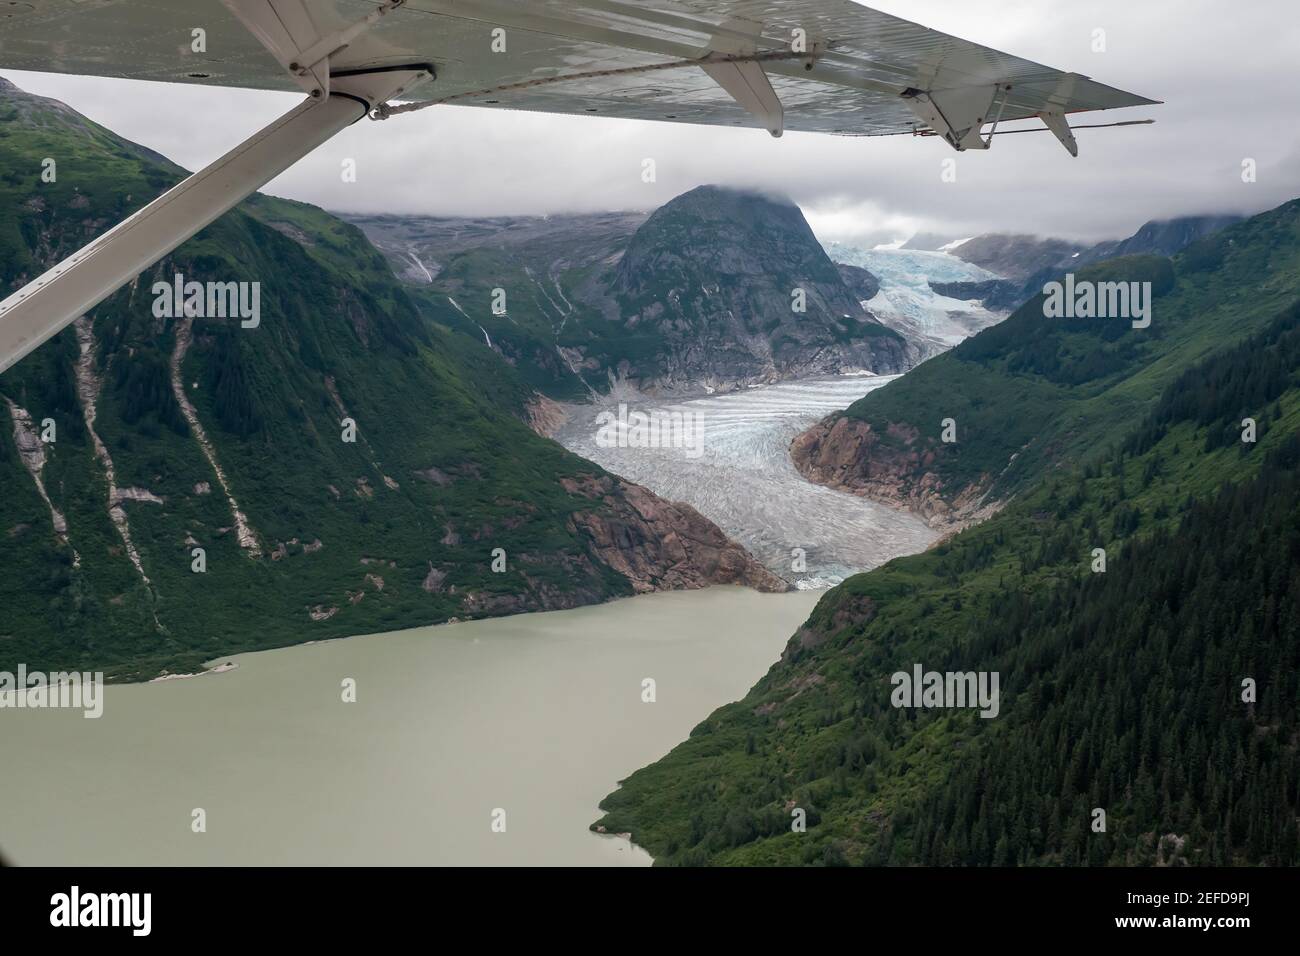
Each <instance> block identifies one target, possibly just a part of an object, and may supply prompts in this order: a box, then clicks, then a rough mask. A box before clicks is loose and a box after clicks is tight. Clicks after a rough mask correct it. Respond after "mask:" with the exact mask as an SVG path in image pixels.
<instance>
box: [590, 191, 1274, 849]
mask: <svg viewBox="0 0 1300 956" xmlns="http://www.w3.org/2000/svg"><path fill="white" fill-rule="evenodd" d="M1297 213H1300V204H1296V203H1292V204H1289V205H1288V206H1285V207H1282V208H1281V209H1279V210H1275V211H1274V212H1272V213H1269V214H1266V215H1265V216H1261V217H1257V219H1256V220H1252V221H1250V222H1248V223H1245V224H1243V225H1242V226H1240V227H1237V228H1236V229H1234V230H1229V231H1228V232H1227V233H1225V234H1224V235H1225V236H1226V238H1221V239H1213V240H1209V241H1208V243H1202V244H1199V245H1198V246H1197V247H1193V248H1192V249H1189V250H1188V252H1187V253H1185V254H1184V255H1183V256H1180V257H1179V258H1178V259H1177V260H1175V262H1174V268H1175V269H1176V270H1177V275H1178V278H1177V284H1176V286H1175V288H1174V289H1172V290H1171V291H1170V292H1168V293H1167V294H1166V295H1165V297H1164V298H1163V299H1162V300H1161V304H1159V305H1158V311H1157V312H1156V323H1160V325H1161V327H1159V328H1158V326H1157V325H1156V324H1153V326H1152V328H1151V329H1149V330H1146V332H1147V333H1152V332H1154V333H1155V334H1156V336H1157V339H1156V340H1155V341H1154V342H1148V341H1147V340H1146V339H1145V338H1144V337H1143V336H1144V334H1145V333H1143V332H1141V331H1134V332H1130V331H1128V324H1127V323H1124V324H1123V331H1122V332H1121V333H1120V334H1118V335H1116V336H1115V337H1114V338H1110V339H1108V338H1107V337H1106V336H1107V335H1108V334H1111V333H1108V332H1105V333H1104V332H1101V331H1097V332H1094V333H1089V332H1088V331H1087V330H1085V329H1082V328H1080V329H1075V328H1068V329H1062V328H1060V327H1059V326H1058V327H1056V328H1053V329H1051V330H1049V332H1048V333H1047V334H1048V335H1049V336H1050V338H1051V340H1052V341H1053V342H1055V343H1056V344H1058V345H1059V346H1060V350H1059V352H1052V351H1051V350H1048V349H1046V348H1043V347H1042V346H1041V343H1039V342H1037V341H1036V336H1037V335H1038V334H1039V333H1037V332H1035V331H1034V330H1033V329H1032V328H1031V327H1030V324H1029V313H1026V312H1023V311H1022V312H1021V313H1019V314H1018V316H1017V317H1016V318H1015V319H1013V320H1012V321H1013V322H1015V323H1016V324H1013V325H1011V326H1010V329H1009V330H1007V331H1000V330H999V329H994V330H992V331H993V332H994V333H997V334H996V335H995V336H992V337H990V336H989V333H983V334H981V335H980V336H978V337H977V338H976V339H975V340H973V341H972V343H968V344H967V346H963V347H962V348H959V349H958V350H956V351H957V353H960V354H955V355H953V356H951V357H950V356H944V357H942V358H940V359H935V360H933V361H931V362H930V363H927V365H926V366H923V367H922V369H920V370H918V372H913V373H911V374H909V375H908V376H907V377H906V378H905V379H902V380H900V382H899V383H897V384H896V385H890V386H888V387H886V388H885V389H882V390H880V391H879V392H877V393H873V395H872V396H871V397H870V398H869V399H867V400H864V401H863V402H861V403H859V405H858V406H855V409H854V411H853V414H858V415H872V414H881V415H885V416H886V417H887V418H888V420H890V421H901V422H906V423H911V422H913V421H916V422H918V424H919V423H920V422H921V421H925V422H927V423H928V421H929V418H930V417H931V415H933V417H934V419H935V422H936V423H937V421H938V419H939V418H940V417H943V416H941V415H940V414H939V412H938V410H939V408H940V406H942V407H943V408H945V409H949V408H951V407H952V406H951V404H949V402H950V401H951V400H952V399H953V398H959V399H961V400H962V401H964V402H966V403H967V404H966V406H965V408H966V412H965V414H966V415H967V421H968V422H970V423H971V430H968V431H967V432H966V434H965V435H964V436H962V444H963V445H964V446H965V448H964V450H963V454H970V451H969V449H970V448H971V447H972V446H978V445H979V443H980V442H981V441H984V440H986V439H987V440H993V439H992V438H989V437H988V436H990V435H992V434H993V433H994V432H995V431H996V428H998V427H1005V428H1007V429H1010V430H1013V431H1015V433H1016V434H1017V435H1020V436H1021V437H1019V438H1015V439H1011V440H1007V447H1012V443H1013V442H1015V441H1019V442H1020V443H1021V444H1022V445H1023V444H1028V443H1029V440H1030V438H1031V437H1033V441H1034V443H1035V444H1038V445H1043V446H1049V447H1050V448H1051V453H1050V454H1046V453H1044V454H1042V455H1041V456H1040V457H1039V458H1038V459H1037V460H1036V464H1035V465H1034V466H1033V467H1032V468H1031V467H1030V466H1025V469H1024V470H1023V471H1022V472H1021V474H1020V476H1019V478H1018V481H1017V483H1016V485H1015V487H1016V488H1017V489H1018V492H1019V493H1018V494H1017V496H1016V497H1015V499H1014V500H1013V501H1012V502H1011V503H1010V504H1009V505H1008V506H1007V507H1006V508H1005V509H1004V510H1003V511H1001V512H1000V513H999V514H998V515H996V516H995V517H993V518H992V519H990V520H988V521H987V522H985V523H984V524H982V525H979V526H977V527H974V528H971V529H968V530H966V531H964V532H962V533H960V534H958V535H956V536H955V537H953V538H952V539H950V540H949V541H947V542H945V543H943V544H942V545H940V546H939V547H937V548H935V549H933V550H932V551H930V552H928V553H925V554H922V555H917V556H914V557H910V558H904V559H899V560H896V561H893V562H891V563H890V564H888V565H886V566H885V567H883V568H881V569H878V570H876V571H873V572H871V573H868V574H863V575H859V576H856V577H854V578H851V579H849V580H848V581H846V582H845V583H844V584H843V585H841V586H840V587H838V588H835V589H834V590H832V591H831V592H829V593H828V594H827V595H826V596H825V597H824V598H823V599H822V600H821V602H819V604H818V606H817V608H816V609H815V610H814V612H813V614H812V616H811V617H810V619H809V620H808V622H807V623H806V624H805V626H804V627H803V628H802V629H800V631H799V632H798V633H797V634H795V635H794V637H793V638H792V639H791V641H790V643H789V645H788V646H787V648H786V651H785V653H784V654H783V656H782V659H781V661H780V662H779V663H777V664H776V665H774V666H773V667H772V669H771V670H770V671H769V672H768V674H767V675H766V676H765V677H764V678H763V679H762V680H761V681H760V682H759V683H758V684H757V685H756V686H755V687H754V688H753V689H752V690H751V691H750V693H749V694H748V695H747V696H746V697H745V698H744V699H743V700H741V701H739V702H737V703H734V704H730V705H728V706H726V707H723V708H720V709H719V710H717V711H715V712H714V713H713V714H712V715H710V716H709V717H708V718H707V719H706V720H705V721H703V722H702V723H701V724H700V725H699V726H697V727H696V728H695V729H694V730H693V731H692V733H691V736H690V738H689V739H688V740H686V741H685V742H683V743H682V744H680V745H679V746H678V747H677V748H675V749H674V750H673V751H672V752H671V753H670V754H669V755H668V756H666V757H665V758H663V759H662V760H660V761H658V762H657V763H655V764H652V765H650V766H649V767H646V768H644V769H642V770H639V771H637V772H636V773H635V774H633V775H632V776H631V777H630V778H628V779H627V780H626V781H623V785H622V788H621V789H619V790H618V791H616V792H614V793H612V794H610V795H609V796H608V797H606V799H605V801H604V802H603V803H602V804H601V806H602V809H603V810H605V811H606V815H605V816H604V817H603V818H602V819H601V820H600V821H598V825H600V826H603V827H605V828H606V829H607V830H609V831H614V832H620V831H627V832H631V833H632V835H633V839H634V840H635V841H636V842H637V843H639V844H641V845H643V846H645V847H646V848H647V849H648V850H649V851H650V852H651V853H652V854H654V855H655V858H656V861H657V862H658V863H662V864H669V865H673V864H681V865H689V864H722V865H741V864H812V865H844V864H865V865H881V864H898V865H906V864H960V865H1011V864H1020V865H1053V864H1094V865H1100V864H1139V865H1141V864H1153V863H1177V864H1182V863H1190V864H1255V863H1264V864H1272V865H1295V864H1296V863H1300V845H1298V843H1297V832H1296V815H1297V814H1296V808H1297V806H1300V758H1298V755H1297V742H1296V732H1295V728H1296V718H1297V709H1298V705H1300V507H1298V506H1297V502H1300V362H1298V361H1297V359H1298V358H1300V305H1295V304H1293V303H1295V302H1296V301H1297V299H1298V298H1300V297H1297V296H1292V297H1291V298H1290V299H1289V300H1287V301H1285V302H1280V301H1279V300H1282V299H1284V296H1285V291H1286V290H1287V289H1290V288H1291V287H1292V286H1293V285H1294V284H1296V283H1297V280H1298V278H1300V273H1298V272H1297V270H1296V269H1295V268H1294V264H1295V262H1296V258H1297V253H1298V252H1300V242H1297V234H1296V229H1295V223H1296V219H1297ZM1207 245H1208V246H1209V247H1210V248H1209V251H1207V249H1206V248H1205V247H1206V246H1207ZM1243 247H1247V248H1248V249H1249V250H1250V252H1251V253H1252V254H1254V255H1258V256H1261V257H1262V260H1263V262H1262V264H1252V263H1250V262H1249V261H1247V259H1246V258H1244V254H1243V252H1242V248H1243ZM1216 250H1217V251H1216ZM1137 267H1138V268H1145V266H1144V265H1138V266H1137ZM1114 268H1117V269H1132V268H1134V265H1133V264H1132V263H1128V264H1116V265H1115V266H1114ZM1157 268H1159V267H1158V266H1157ZM1196 291H1199V292H1201V293H1202V294H1203V298H1202V299H1200V300H1197V299H1196V297H1195V295H1194V292H1196ZM1175 304H1177V305H1178V307H1177V308H1174V307H1173V306H1174V305H1175ZM1225 315H1232V317H1233V320H1234V321H1233V323H1232V325H1231V326H1230V327H1226V328H1225V327H1224V326H1223V325H1222V324H1216V323H1221V320H1222V319H1223V317H1224V316H1225ZM1162 317H1163V320H1162ZM1037 321H1038V322H1040V323H1041V322H1043V321H1044V320H1043V319H1042V318H1041V315H1040V316H1038V318H1037ZM1252 333H1253V334H1252ZM1088 335H1091V338H1092V344H1093V345H1094V346H1096V347H1098V348H1102V349H1105V348H1107V345H1108V343H1110V344H1113V345H1114V348H1113V349H1111V350H1110V351H1109V352H1108V354H1109V355H1110V362H1111V363H1112V364H1111V367H1110V368H1109V369H1097V370H1096V372H1093V373H1089V375H1087V376H1080V375H1077V374H1075V373H1074V372H1072V371H1071V369H1072V368H1078V367H1079V361H1080V360H1084V361H1086V354H1085V353H1086V351H1087V348H1088V347H1089V346H1088V345H1087V344H1086V343H1085V342H1084V341H1081V340H1080V337H1081V336H1088ZM1243 338H1245V339H1246V340H1245V341H1244V342H1243V341H1241V340H1242V339H1243ZM941 372H943V373H948V372H951V373H952V374H953V375H954V376H955V377H954V380H953V382H952V383H951V385H950V384H949V383H948V382H947V381H946V380H944V384H945V389H944V391H943V392H941V393H940V394H939V395H937V396H934V395H927V394H926V392H925V389H924V387H923V386H924V385H925V384H926V383H927V382H929V384H930V385H931V386H932V387H933V386H934V384H935V382H936V381H939V380H941V379H942V376H941V375H940V373H941ZM920 373H924V374H920ZM1080 379H1082V381H1080ZM909 382H911V383H912V384H911V385H908V383H909ZM899 385H903V386H907V387H906V388H899V387H898V386H899ZM890 392H893V395H892V396H891V397H890V398H889V399H888V400H887V401H884V402H880V403H875V404H873V403H872V402H871V398H875V396H876V395H886V394H887V393H890ZM903 396H911V397H912V398H913V399H914V400H915V401H917V402H918V403H920V405H921V409H922V413H921V415H920V416H919V417H918V418H915V419H914V418H911V417H907V416H905V415H904V409H903V406H902V404H900V403H901V401H902V397H903ZM885 409H887V410H888V411H887V412H886V411H883V410H885ZM947 414H954V417H957V419H958V421H959V422H961V421H962V420H963V419H962V415H963V412H961V411H958V412H956V413H951V412H948V413H947ZM1247 417H1250V418H1253V419H1255V420H1256V423H1257V428H1258V432H1257V436H1258V441H1257V442H1256V443H1254V444H1248V443H1244V442H1242V441H1241V440H1240V436H1241V434H1242V421H1243V419H1244V418H1247ZM1024 419H1028V421H1027V422H1026V421H1024ZM972 430H973V431H975V434H972ZM1022 433H1023V434H1022ZM1040 433H1041V434H1044V435H1045V436H1046V437H1036V436H1038V435H1039V434H1040ZM977 436H978V437H977ZM980 453H981V454H984V453H986V452H984V451H983V450H981V452H980ZM1072 459H1073V463H1071V460H1072ZM1061 463H1064V464H1061ZM948 467H949V468H950V469H959V468H962V467H969V465H968V464H967V463H963V464H962V465H955V464H952V463H949V465H948ZM979 467H984V468H987V467H989V465H988V464H987V463H985V464H983V465H980V466H979ZM1035 469H1036V470H1035ZM974 471H975V469H971V470H970V471H968V472H967V473H966V474H973V473H974ZM949 474H953V475H960V474H961V472H960V471H959V470H952V471H950V472H949ZM1096 548H1104V549H1105V551H1106V555H1107V568H1106V572H1105V573H1094V571H1093V569H1092V565H1093V561H1094V560H1095V559H1094V549H1096ZM916 663H920V664H922V665H923V667H924V668H925V669H926V670H935V671H941V672H942V671H992V672H997V673H998V674H999V675H1000V690H1001V699H1000V703H1001V712H1000V715H999V716H998V717H997V718H996V719H981V718H980V717H979V716H977V714H976V712H975V711H973V710H946V709H900V708H895V707H893V706H891V703H890V692H891V690H892V687H891V684H890V680H889V678H890V675H891V674H892V673H894V672H895V671H898V670H905V671H910V670H911V668H912V667H913V665H914V664H916ZM1248 677H1249V678H1252V679H1253V680H1255V681H1256V683H1257V685H1258V689H1257V694H1258V697H1257V700H1256V702H1254V703H1245V702H1243V698H1242V693H1243V685H1242V681H1243V679H1244V678H1248ZM795 808H802V809H803V810H805V811H806V813H807V824H808V825H807V831H806V832H804V833H797V832H793V831H792V827H791V824H792V811H793V810H794V809H795ZM1095 808H1101V809H1103V810H1104V811H1105V812H1106V830H1105V832H1104V833H1098V832H1094V831H1093V829H1092V824H1093V820H1094V817H1093V810H1094V809H1095Z"/></svg>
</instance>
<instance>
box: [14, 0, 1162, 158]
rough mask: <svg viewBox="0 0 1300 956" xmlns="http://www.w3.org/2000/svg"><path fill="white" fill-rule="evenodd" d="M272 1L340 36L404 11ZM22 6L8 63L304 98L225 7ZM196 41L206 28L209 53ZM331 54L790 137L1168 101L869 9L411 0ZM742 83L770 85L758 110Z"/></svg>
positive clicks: (718, 1) (638, 0)
mask: <svg viewBox="0 0 1300 956" xmlns="http://www.w3.org/2000/svg"><path fill="white" fill-rule="evenodd" d="M264 2H266V0H264ZM268 5H269V6H270V7H272V8H274V9H276V11H277V13H278V16H279V17H280V19H282V20H283V21H285V22H286V23H289V22H291V21H292V19H293V16H292V15H293V14H295V13H296V14H297V17H298V18H299V19H300V20H301V21H302V22H303V26H304V29H305V30H307V31H308V32H311V31H314V33H315V35H317V36H320V37H327V36H329V35H331V34H335V33H337V32H338V31H340V30H341V29H343V28H344V27H345V26H346V25H347V24H350V23H354V22H356V21H359V20H360V19H361V18H363V17H365V16H366V15H367V14H369V13H372V12H373V11H374V10H376V9H377V8H379V7H383V6H386V5H389V4H385V3H383V2H382V0H324V2H321V0H276V2H271V3H268ZM228 6H230V7H232V8H237V7H238V6H240V4H237V3H230V4H228ZM243 6H249V5H248V4H243ZM7 9H8V10H9V12H8V14H7V16H0V68H3V67H10V68H13V69H23V70H43V71H49V72H60V73H75V74H82V75H89V76H113V77H126V78H131V79H140V80H163V81H168V82H177V83H203V84H209V85H217V86H234V87H246V88H251V89H261V90H294V89H297V88H298V86H299V84H296V83H295V80H294V78H293V77H292V76H291V75H289V74H288V73H287V72H286V70H285V68H284V67H285V66H286V65H287V64H283V63H281V62H277V60H276V57H275V56H273V55H272V54H271V53H270V52H268V50H267V49H266V47H265V46H264V44H263V43H262V42H259V40H258V38H257V37H256V36H255V35H254V34H253V33H252V32H250V30H249V29H247V28H246V24H245V23H243V22H241V20H240V18H239V17H238V16H236V14H235V12H232V10H231V9H227V8H226V7H225V6H222V5H220V4H218V3H217V2H216V0H111V2H99V3H95V4H93V5H92V4H91V3H87V2H86V0H27V2H26V3H21V2H20V3H17V4H16V5H15V4H9V5H8V7H7ZM15 9H16V10H17V12H14V10H15ZM195 29H201V30H203V31H204V37H203V42H202V44H201V45H202V47H203V49H201V50H195V49H194V46H195V43H194V38H193V37H192V31H194V30H195ZM329 52H333V53H334V55H333V56H332V57H331V60H330V69H331V70H333V71H340V70H358V69H367V70H370V69H375V68H380V67H393V66H403V65H406V64H410V63H431V64H433V65H434V66H435V67H436V70H437V76H436V79H435V80H434V81H433V82H430V83H426V84H423V85H422V86H421V87H420V88H418V89H417V90H413V91H410V92H409V93H408V95H407V96H406V97H405V99H407V100H408V101H415V102H438V103H454V104H459V105H467V106H481V107H488V108H500V109H518V110H535V111H541V112H549V113H573V114H584V115H592V114H594V115H599V116H615V117H622V118H627V119H643V120H663V121H668V122H680V123H701V124H708V125H719V126H758V127H764V128H768V129H769V130H773V131H775V130H779V129H791V130H803V131H811V132H821V133H839V134H847V135H883V134H893V133H911V132H914V131H916V130H917V129H933V128H934V124H935V122H940V123H942V122H943V120H942V119H941V118H940V117H946V119H947V120H949V121H950V122H949V123H947V125H948V126H949V127H950V128H951V129H953V130H962V129H969V128H970V126H971V125H973V121H974V120H975V119H976V118H978V119H979V120H980V121H982V122H985V123H992V122H993V121H994V118H995V116H997V115H1000V117H1001V119H1002V120H1003V121H1010V120H1017V119H1026V118H1029V117H1033V116H1038V115H1039V114H1041V113H1043V112H1055V113H1072V112H1079V111H1085V110H1104V109H1114V108H1117V107H1126V106H1142V105H1148V104H1152V103H1154V102H1155V101H1153V100H1150V99H1147V98H1145V97H1142V96H1136V95H1134V94H1132V93H1125V92H1123V91H1121V90H1117V89H1114V88H1112V87H1109V86H1105V85H1103V84H1101V83H1097V82H1095V81H1093V80H1091V79H1088V78H1087V77H1084V76H1081V75H1079V74H1077V73H1071V72H1066V71H1061V70H1055V69H1052V68H1050V67H1046V66H1043V65H1041V64H1038V63H1034V62H1032V61H1030V60H1025V59H1022V58H1020V57H1017V56H1012V55H1010V54H1008V53H1002V52H1000V51H998V50H994V49H990V48H989V47H985V46H980V45H979V44H976V43H971V42H968V41H966V40H962V39H959V38H957V37H954V36H950V35H948V34H946V33H940V32H938V31H936V30H930V29H928V28H926V27H923V26H920V25H918V24H915V23H910V22H908V21H907V20H902V19H899V18H898V17H894V16H890V15H888V14H885V13H881V12H879V11H877V10H873V9H871V8H869V7H864V6H861V5H859V4H857V3H853V2H851V0H406V2H404V3H400V4H398V5H396V6H395V8H394V9H393V10H392V12H391V13H390V15H388V16H386V17H384V18H382V19H381V20H379V21H378V22H376V23H375V24H373V26H372V27H371V28H370V29H369V30H368V31H367V32H365V33H364V34H363V35H360V36H358V37H356V38H354V39H353V40H352V42H351V43H349V44H348V45H347V46H346V47H345V48H344V49H342V50H340V51H329ZM710 59H712V60H716V61H718V62H717V63H716V64H710V63H709V60H710ZM750 64H752V66H750ZM714 65H716V69H715V70H710V66H714ZM711 73H722V74H724V76H714V75H711ZM727 74H729V76H727ZM745 74H748V75H747V76H746V75H745ZM728 80H730V82H727V81H728ZM729 87H731V89H729ZM735 87H740V88H741V90H742V91H744V90H748V89H750V88H753V87H757V88H758V89H757V92H756V93H755V94H754V95H753V99H754V102H751V103H749V104H746V103H745V102H744V101H743V99H744V98H743V97H738V96H737V95H736V94H735V92H734V88H735ZM909 92H910V93H911V95H907V94H909ZM917 94H919V95H920V96H923V97H926V98H930V99H933V101H934V103H935V104H937V106H938V109H937V110H935V108H934V107H928V109H929V111H930V113H937V114H938V115H928V114H927V112H926V111H925V110H922V111H918V109H917ZM755 102H757V103H759V104H762V105H763V106H766V107H767V113H766V114H764V113H763V110H762V108H761V107H760V108H759V109H755ZM972 110H973V113H972V112H971V111H972ZM774 114H779V115H775V116H774ZM968 145H970V146H973V145H974V144H973V142H971V143H968Z"/></svg>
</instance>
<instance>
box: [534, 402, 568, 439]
mask: <svg viewBox="0 0 1300 956" xmlns="http://www.w3.org/2000/svg"><path fill="white" fill-rule="evenodd" d="M524 414H526V415H527V416H528V427H529V428H531V429H532V430H533V431H535V432H536V433H537V434H539V435H541V436H542V437H544V438H550V437H552V436H553V435H554V434H555V430H556V429H557V428H559V427H560V426H561V425H563V424H564V421H565V419H566V418H568V417H569V416H568V415H567V413H566V412H565V411H564V407H563V406H562V405H560V403H559V402H555V401H552V400H551V399H549V398H547V397H546V396H545V395H542V394H540V393H534V395H533V397H532V398H531V399H529V401H528V404H527V405H526V406H524Z"/></svg>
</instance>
